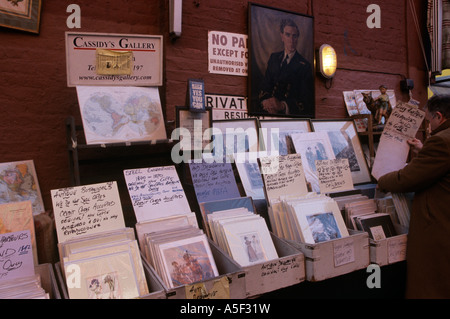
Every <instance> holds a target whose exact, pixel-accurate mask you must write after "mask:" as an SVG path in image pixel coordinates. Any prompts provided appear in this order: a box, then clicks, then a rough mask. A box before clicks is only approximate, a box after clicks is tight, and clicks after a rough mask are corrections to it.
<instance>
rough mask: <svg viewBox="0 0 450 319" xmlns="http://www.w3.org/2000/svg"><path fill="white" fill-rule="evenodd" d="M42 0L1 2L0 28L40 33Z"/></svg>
mask: <svg viewBox="0 0 450 319" xmlns="http://www.w3.org/2000/svg"><path fill="white" fill-rule="evenodd" d="M40 15H41V0H21V1H18V0H0V26H3V27H8V28H12V29H18V30H22V31H28V32H32V33H39V21H40Z"/></svg>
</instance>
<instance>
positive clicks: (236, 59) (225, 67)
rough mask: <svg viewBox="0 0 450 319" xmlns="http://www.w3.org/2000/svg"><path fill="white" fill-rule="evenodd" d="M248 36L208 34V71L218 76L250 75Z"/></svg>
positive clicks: (217, 32)
mask: <svg viewBox="0 0 450 319" xmlns="http://www.w3.org/2000/svg"><path fill="white" fill-rule="evenodd" d="M247 39H248V36H247V35H245V34H237V33H229V32H219V31H209V32H208V71H209V72H210V73H216V74H228V75H240V76H247V74H248V70H247V69H248V47H247Z"/></svg>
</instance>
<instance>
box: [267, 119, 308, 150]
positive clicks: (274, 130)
mask: <svg viewBox="0 0 450 319" xmlns="http://www.w3.org/2000/svg"><path fill="white" fill-rule="evenodd" d="M259 127H260V129H261V136H262V141H261V145H262V147H264V150H265V151H266V152H267V154H272V153H274V152H275V153H276V152H277V151H278V153H279V155H287V154H290V153H293V152H292V151H290V150H289V149H288V144H287V142H286V137H288V136H290V135H291V134H294V133H306V132H312V129H311V123H310V121H309V119H279V120H259Z"/></svg>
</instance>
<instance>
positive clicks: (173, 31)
mask: <svg viewBox="0 0 450 319" xmlns="http://www.w3.org/2000/svg"><path fill="white" fill-rule="evenodd" d="M182 8H183V0H169V21H170V22H169V33H170V36H171V37H172V38H178V37H180V36H181V16H182V15H183V9H182Z"/></svg>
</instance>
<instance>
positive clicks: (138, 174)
mask: <svg viewBox="0 0 450 319" xmlns="http://www.w3.org/2000/svg"><path fill="white" fill-rule="evenodd" d="M124 175H125V181H126V183H127V188H128V193H129V194H130V198H131V202H132V204H133V208H134V213H135V215H136V220H137V221H138V222H143V221H146V220H153V219H156V218H161V217H169V216H173V215H179V214H184V213H188V212H191V209H190V206H189V202H188V200H187V198H186V194H185V193H184V190H183V186H182V185H181V182H180V179H179V177H178V173H177V171H176V169H175V166H173V165H171V166H162V167H149V168H139V169H129V170H125V171H124Z"/></svg>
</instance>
